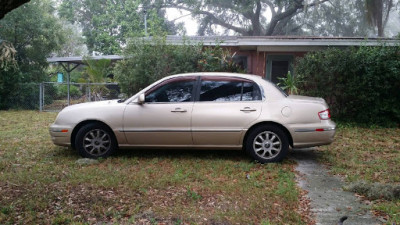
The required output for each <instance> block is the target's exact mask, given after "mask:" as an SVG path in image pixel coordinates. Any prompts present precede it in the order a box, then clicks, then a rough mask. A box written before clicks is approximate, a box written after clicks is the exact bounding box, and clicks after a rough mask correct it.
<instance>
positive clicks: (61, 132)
mask: <svg viewBox="0 0 400 225" xmlns="http://www.w3.org/2000/svg"><path fill="white" fill-rule="evenodd" d="M49 132H50V136H51V141H52V142H53V143H54V144H55V145H59V146H71V133H72V128H71V127H68V126H60V125H57V124H52V125H51V126H50V128H49Z"/></svg>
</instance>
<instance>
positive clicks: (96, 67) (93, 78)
mask: <svg viewBox="0 0 400 225" xmlns="http://www.w3.org/2000/svg"><path fill="white" fill-rule="evenodd" d="M83 62H84V63H85V64H86V68H85V73H86V74H87V75H88V78H89V80H90V82H91V83H104V82H105V79H106V76H107V75H108V73H109V71H110V65H111V60H109V59H99V60H94V59H91V58H90V57H88V58H85V59H84V60H83ZM91 90H92V93H93V94H94V96H95V100H97V99H101V97H102V96H103V95H104V94H106V93H107V92H108V89H107V88H106V87H104V86H103V85H93V86H91Z"/></svg>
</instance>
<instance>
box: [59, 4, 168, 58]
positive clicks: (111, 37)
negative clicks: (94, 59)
mask: <svg viewBox="0 0 400 225" xmlns="http://www.w3.org/2000/svg"><path fill="white" fill-rule="evenodd" d="M143 3H144V4H143ZM143 3H142V1H141V0H104V1H97V0H62V3H61V5H60V8H59V14H60V16H61V17H63V18H65V19H67V20H68V21H70V22H72V23H73V24H76V25H79V26H80V27H82V29H83V36H84V37H85V38H86V41H85V43H86V45H87V47H88V50H89V51H90V52H98V53H101V54H118V53H120V51H121V47H122V46H125V45H126V43H127V39H128V38H129V37H135V36H136V37H137V36H144V34H145V29H144V16H145V14H146V16H147V25H148V30H147V31H148V34H149V35H154V34H159V33H160V32H171V31H173V30H174V27H173V24H171V23H166V22H165V20H164V15H163V11H162V10H161V8H160V7H157V5H155V4H153V5H150V4H149V3H148V1H143Z"/></svg>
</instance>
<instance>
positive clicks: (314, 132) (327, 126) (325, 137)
mask: <svg viewBox="0 0 400 225" xmlns="http://www.w3.org/2000/svg"><path fill="white" fill-rule="evenodd" d="M291 133H292V137H293V147H313V146H320V145H329V144H331V143H332V142H333V141H334V138H335V133H336V124H335V123H334V122H333V121H330V120H329V121H324V122H323V123H321V124H313V125H309V126H306V127H295V128H293V130H292V132H291Z"/></svg>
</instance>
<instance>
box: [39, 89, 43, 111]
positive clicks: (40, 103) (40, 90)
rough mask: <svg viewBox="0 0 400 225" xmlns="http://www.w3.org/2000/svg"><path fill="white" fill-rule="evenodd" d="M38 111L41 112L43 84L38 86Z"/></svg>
mask: <svg viewBox="0 0 400 225" xmlns="http://www.w3.org/2000/svg"><path fill="white" fill-rule="evenodd" d="M39 110H40V112H42V111H43V83H40V84H39Z"/></svg>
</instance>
